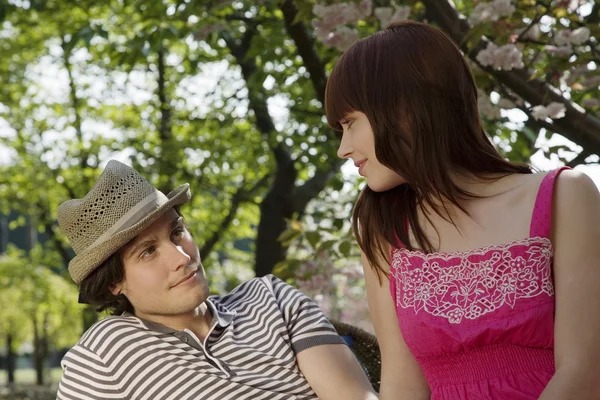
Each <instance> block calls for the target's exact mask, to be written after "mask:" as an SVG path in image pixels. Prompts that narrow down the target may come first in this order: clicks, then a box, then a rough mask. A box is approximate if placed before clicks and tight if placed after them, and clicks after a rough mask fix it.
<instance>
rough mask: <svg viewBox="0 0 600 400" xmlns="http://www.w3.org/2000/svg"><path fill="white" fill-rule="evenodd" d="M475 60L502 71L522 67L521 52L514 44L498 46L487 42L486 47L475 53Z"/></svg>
mask: <svg viewBox="0 0 600 400" xmlns="http://www.w3.org/2000/svg"><path fill="white" fill-rule="evenodd" d="M477 61H479V62H480V63H481V64H482V65H484V66H487V67H489V66H491V67H494V68H496V69H499V70H504V71H509V70H511V69H515V68H523V67H524V64H523V54H522V53H521V50H520V49H519V48H518V47H517V46H516V45H514V44H506V45H504V46H500V47H498V46H496V45H495V44H494V43H492V42H489V43H488V46H487V48H485V49H484V50H481V51H480V52H479V53H478V54H477Z"/></svg>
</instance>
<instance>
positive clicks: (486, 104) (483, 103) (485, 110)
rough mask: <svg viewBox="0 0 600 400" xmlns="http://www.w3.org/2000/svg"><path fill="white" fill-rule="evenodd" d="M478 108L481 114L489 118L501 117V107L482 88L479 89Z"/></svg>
mask: <svg viewBox="0 0 600 400" xmlns="http://www.w3.org/2000/svg"><path fill="white" fill-rule="evenodd" d="M477 108H478V109H479V114H481V115H482V116H484V117H485V118H487V119H498V118H500V109H499V108H497V107H495V106H494V104H492V102H491V100H490V97H489V96H488V95H487V93H485V92H484V91H483V90H481V89H477Z"/></svg>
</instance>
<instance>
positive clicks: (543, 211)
mask: <svg viewBox="0 0 600 400" xmlns="http://www.w3.org/2000/svg"><path fill="white" fill-rule="evenodd" d="M325 108H326V114H327V118H328V121H329V124H330V125H331V126H332V127H334V128H337V129H338V130H339V131H341V132H342V137H341V144H340V147H339V151H338V155H339V156H340V157H343V158H347V159H352V160H353V161H354V162H355V164H356V165H357V166H358V167H359V172H360V174H361V175H363V176H364V177H365V178H366V180H367V185H366V187H365V188H364V189H363V191H362V192H361V194H360V196H359V197H358V199H357V202H356V204H355V207H354V211H353V224H354V232H355V237H356V240H357V242H358V244H359V246H360V248H361V250H362V253H363V257H362V258H363V266H364V273H365V279H366V283H367V298H368V301H369V308H370V310H371V317H372V321H373V325H374V327H375V332H376V335H377V339H378V342H379V345H380V348H381V356H382V375H381V389H380V393H379V396H380V398H381V399H384V400H388V399H400V400H402V399H409V400H422V399H438V400H441V399H445V400H456V399H477V400H479V399H489V400H492V399H507V400H532V399H538V398H540V399H544V400H553V399H578V400H579V399H581V400H587V399H600V385H598V381H599V380H600V367H599V365H600V341H599V340H598V339H597V338H598V335H599V334H600V292H599V291H598V284H599V283H600V261H599V260H600V246H598V243H599V240H600V194H599V193H598V189H597V188H596V187H595V185H594V184H593V182H592V181H591V180H590V179H589V178H588V177H587V176H585V175H584V174H581V173H577V172H575V171H571V170H565V169H559V170H556V171H552V172H550V173H532V170H531V168H529V167H528V166H526V165H521V164H515V163H511V162H508V161H506V160H505V159H504V158H503V157H502V156H501V155H500V154H499V153H498V152H497V151H496V149H495V148H494V147H493V145H492V144H491V142H490V140H489V139H488V138H487V136H486V134H485V133H484V131H483V128H482V125H481V121H480V119H479V114H478V110H477V91H476V87H475V83H474V81H473V78H472V75H471V72H470V70H469V68H468V66H467V64H466V63H465V61H464V59H463V56H462V54H461V53H460V50H459V49H458V48H457V47H456V46H455V45H454V44H453V43H452V41H451V40H450V39H449V38H448V37H446V36H445V35H444V34H443V33H442V32H440V31H439V30H437V29H435V28H432V27H430V26H428V25H424V24H420V23H417V22H409V21H406V22H402V23H398V24H395V25H392V26H390V27H388V28H387V29H385V30H383V31H381V32H378V33H375V34H374V35H372V36H370V37H369V38H367V39H364V40H362V41H359V42H358V43H356V44H355V45H354V46H353V47H352V48H350V49H349V50H348V51H347V52H346V53H345V54H344V55H343V56H342V57H341V58H340V60H339V61H338V62H337V64H336V66H335V68H334V70H333V72H332V74H331V76H330V78H329V81H328V83H327V93H326V104H325ZM189 198H190V193H189V190H188V187H187V186H186V185H183V186H180V187H179V188H177V189H175V190H174V191H172V192H171V193H169V194H168V195H166V196H165V195H164V194H162V193H160V192H159V191H157V190H156V189H155V188H154V187H152V186H151V185H150V184H149V183H147V182H146V180H145V179H144V178H142V177H141V176H140V175H139V174H138V173H137V172H136V171H134V170H132V169H131V168H129V167H127V166H125V165H123V164H120V163H118V162H116V161H111V162H109V163H108V165H107V167H106V169H105V171H104V173H103V174H102V176H101V177H100V178H99V179H98V181H97V182H96V184H95V185H94V187H93V188H92V189H91V191H90V192H89V193H88V194H87V195H86V196H85V197H84V198H83V199H75V200H70V201H67V202H66V203H63V204H62V205H61V206H60V207H59V210H58V218H59V224H60V226H61V228H62V229H63V230H64V231H65V233H66V235H67V237H68V239H69V241H70V242H71V244H72V246H73V248H74V250H75V253H76V257H75V258H74V259H73V260H72V261H71V263H70V264H69V271H70V273H71V276H72V277H73V279H74V281H75V282H76V283H77V284H79V285H80V293H81V296H82V297H83V299H84V300H85V301H87V302H88V303H90V304H95V305H99V306H101V307H102V308H105V309H109V310H112V311H113V315H114V316H113V317H110V318H107V319H104V320H102V321H100V322H98V323H96V324H95V325H94V326H93V327H92V328H90V330H88V331H87V332H86V333H85V334H84V335H83V337H82V338H81V340H80V341H79V342H78V343H77V345H76V346H74V347H73V348H72V349H71V350H70V351H69V352H68V353H67V355H66V356H65V358H64V360H63V363H62V365H63V369H64V373H63V378H62V380H61V382H60V385H59V391H58V398H59V399H64V400H67V399H71V400H75V399H77V400H82V399H83V400H85V399H199V400H204V399H290V400H293V399H315V398H320V399H335V400H337V399H340V400H345V399H370V398H376V397H377V395H376V394H375V393H374V391H373V389H372V388H371V386H370V384H369V382H368V380H367V379H366V377H365V375H364V373H363V371H362V369H361V367H360V366H359V364H358V363H357V361H356V359H355V358H354V356H353V355H352V353H351V352H350V350H349V349H348V348H347V347H346V346H345V345H344V344H343V342H342V340H341V338H340V337H339V336H338V335H337V334H336V332H335V330H334V329H333V328H332V326H331V325H330V324H329V322H328V321H327V319H326V318H325V317H324V316H323V314H322V313H321V311H320V310H319V309H318V308H317V306H316V305H315V304H314V303H313V302H312V301H311V300H310V299H308V298H307V297H305V296H304V295H302V294H301V293H299V292H298V291H296V290H295V289H293V288H291V287H290V286H288V285H286V284H285V283H283V282H281V281H280V280H278V279H277V278H274V277H272V276H267V277H263V278H257V279H253V280H251V281H249V282H246V283H244V284H242V285H240V286H239V287H238V288H237V289H235V290H234V291H233V292H231V293H229V294H228V295H225V296H211V297H208V289H207V283H206V279H205V276H204V271H203V269H202V264H201V262H200V259H199V256H198V248H197V246H196V244H195V242H194V239H193V238H192V236H191V234H190V232H189V231H188V229H187V227H186V224H185V220H184V218H183V216H182V214H181V212H180V207H181V206H182V205H183V204H185V202H187V201H188V200H189ZM575 203H577V204H575Z"/></svg>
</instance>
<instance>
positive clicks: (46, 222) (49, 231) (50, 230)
mask: <svg viewBox="0 0 600 400" xmlns="http://www.w3.org/2000/svg"><path fill="white" fill-rule="evenodd" d="M36 206H37V208H38V210H39V212H40V214H39V215H40V220H41V221H42V225H43V226H44V233H45V234H46V235H48V237H49V238H50V240H51V241H52V244H54V247H55V248H56V250H57V251H58V253H59V254H60V257H61V258H62V260H63V263H64V266H65V269H66V268H67V266H68V265H69V261H71V256H70V255H69V252H68V251H67V249H65V247H64V246H63V244H62V242H61V241H60V240H59V239H58V235H57V234H56V232H55V231H54V223H53V222H52V220H51V219H50V218H48V215H49V209H48V207H46V206H45V205H44V204H42V202H41V201H39V202H37V204H36Z"/></svg>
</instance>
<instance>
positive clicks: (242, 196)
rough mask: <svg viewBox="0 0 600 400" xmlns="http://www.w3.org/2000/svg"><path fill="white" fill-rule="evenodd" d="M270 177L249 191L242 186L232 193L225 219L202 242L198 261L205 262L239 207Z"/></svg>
mask: <svg viewBox="0 0 600 400" xmlns="http://www.w3.org/2000/svg"><path fill="white" fill-rule="evenodd" d="M270 176H271V175H270V174H266V175H265V176H263V177H262V178H260V179H259V180H258V181H256V183H255V184H254V185H253V186H252V187H251V188H249V189H245V188H244V187H243V185H242V186H241V187H240V188H239V189H238V190H237V191H236V192H235V193H234V195H233V196H232V197H231V205H230V206H229V212H228V213H227V215H226V216H225V218H223V220H222V221H221V223H220V224H219V227H218V228H217V230H216V231H214V232H213V234H212V235H211V236H210V238H208V239H207V240H206V241H205V242H204V245H202V248H201V249H200V259H202V260H205V259H206V258H208V256H209V254H210V253H211V252H212V250H213V248H214V247H215V246H216V245H217V243H219V241H220V240H221V236H223V233H225V232H226V231H227V229H228V228H229V226H230V225H231V222H232V221H233V219H234V218H235V215H236V213H237V210H238V208H239V207H240V205H241V204H243V203H244V202H246V201H247V200H248V199H250V198H251V197H253V196H254V195H255V193H256V192H257V191H258V190H260V189H262V188H264V187H265V186H266V184H267V182H268V180H269V178H270Z"/></svg>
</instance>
